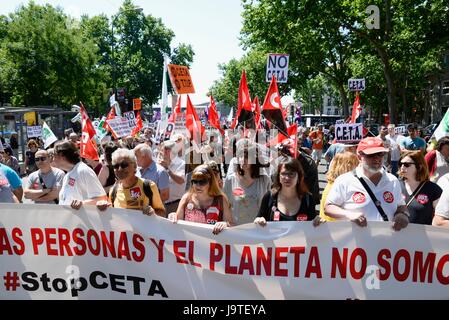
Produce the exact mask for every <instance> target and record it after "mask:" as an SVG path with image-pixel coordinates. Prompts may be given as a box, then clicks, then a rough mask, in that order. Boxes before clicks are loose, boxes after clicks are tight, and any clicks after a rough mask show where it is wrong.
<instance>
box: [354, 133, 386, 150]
mask: <svg viewBox="0 0 449 320" xmlns="http://www.w3.org/2000/svg"><path fill="white" fill-rule="evenodd" d="M359 152H363V153H364V154H373V153H379V152H388V149H387V148H385V147H384V143H383V141H382V140H381V139H379V138H376V137H368V138H365V139H363V140H362V141H360V142H359V145H358V147H357V153H359Z"/></svg>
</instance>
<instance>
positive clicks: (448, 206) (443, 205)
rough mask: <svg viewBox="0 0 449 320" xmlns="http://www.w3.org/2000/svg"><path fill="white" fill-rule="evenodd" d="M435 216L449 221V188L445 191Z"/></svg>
mask: <svg viewBox="0 0 449 320" xmlns="http://www.w3.org/2000/svg"><path fill="white" fill-rule="evenodd" d="M440 181H441V179H440ZM435 215H437V216H440V217H443V218H446V219H449V188H445V189H443V193H442V194H441V197H440V200H439V201H438V204H437V206H436V208H435Z"/></svg>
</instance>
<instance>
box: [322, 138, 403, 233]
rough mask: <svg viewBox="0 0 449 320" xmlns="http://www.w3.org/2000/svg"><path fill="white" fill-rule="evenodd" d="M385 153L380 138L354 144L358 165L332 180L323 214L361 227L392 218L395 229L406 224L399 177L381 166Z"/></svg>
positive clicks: (385, 149) (397, 229)
mask: <svg viewBox="0 0 449 320" xmlns="http://www.w3.org/2000/svg"><path fill="white" fill-rule="evenodd" d="M386 152H388V149H387V148H385V147H384V144H383V141H382V140H381V139H379V138H376V137H368V138H365V139H363V140H362V141H360V143H359V145H358V147H357V154H358V157H359V161H360V165H359V166H358V167H357V168H356V170H355V171H353V172H348V173H345V174H343V175H341V176H339V177H338V178H337V179H336V180H335V182H334V185H333V186H332V189H331V190H330V192H329V195H328V196H327V199H326V205H325V213H326V215H328V216H330V217H332V218H335V219H337V220H350V221H353V222H355V223H356V224H357V225H359V226H361V227H365V226H366V225H367V221H392V222H393V225H392V227H393V229H394V230H396V231H399V230H401V229H403V228H405V227H407V225H408V222H409V213H408V211H407V206H406V205H405V201H404V199H403V197H402V193H401V187H400V184H399V180H398V179H397V178H396V177H395V176H394V175H392V174H390V173H388V172H386V170H384V168H383V158H384V155H385V153H386ZM370 190H371V192H372V194H373V195H374V197H375V198H376V200H377V201H376V200H375V199H374V198H373V197H372V196H371V195H370V192H369V191H370ZM375 201H376V202H375ZM376 203H377V206H376Z"/></svg>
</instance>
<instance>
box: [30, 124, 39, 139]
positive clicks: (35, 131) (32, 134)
mask: <svg viewBox="0 0 449 320" xmlns="http://www.w3.org/2000/svg"><path fill="white" fill-rule="evenodd" d="M27 136H28V138H35V137H42V127H41V126H27Z"/></svg>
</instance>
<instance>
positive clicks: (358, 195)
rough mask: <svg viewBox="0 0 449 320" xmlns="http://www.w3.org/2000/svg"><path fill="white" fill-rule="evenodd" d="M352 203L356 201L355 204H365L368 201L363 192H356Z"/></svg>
mask: <svg viewBox="0 0 449 320" xmlns="http://www.w3.org/2000/svg"><path fill="white" fill-rule="evenodd" d="M352 201H354V203H364V202H365V201H366V196H365V195H364V194H363V193H362V192H356V193H354V194H353V195H352Z"/></svg>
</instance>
